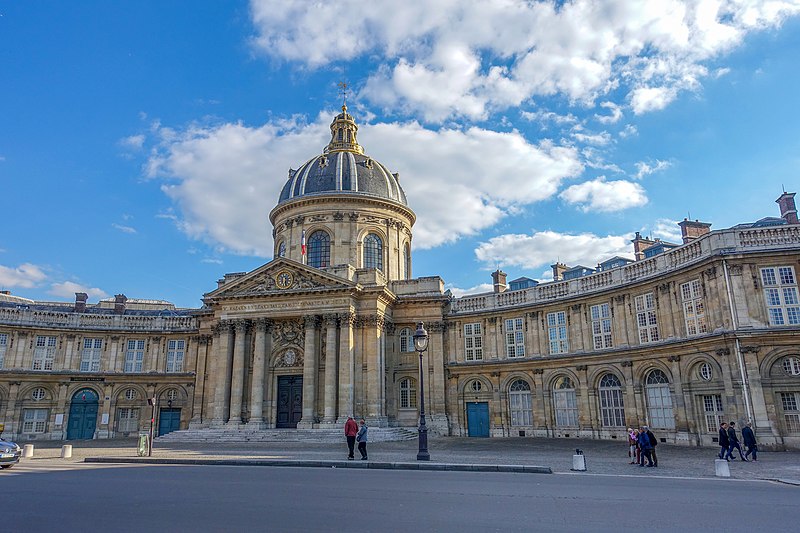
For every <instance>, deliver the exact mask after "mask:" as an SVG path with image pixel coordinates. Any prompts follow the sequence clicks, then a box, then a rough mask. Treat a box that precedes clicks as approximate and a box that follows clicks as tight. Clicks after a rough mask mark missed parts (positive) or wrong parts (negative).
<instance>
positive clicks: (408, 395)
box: [400, 378, 417, 409]
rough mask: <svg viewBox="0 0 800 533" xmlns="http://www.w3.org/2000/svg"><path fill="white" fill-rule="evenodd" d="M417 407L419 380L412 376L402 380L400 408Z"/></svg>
mask: <svg viewBox="0 0 800 533" xmlns="http://www.w3.org/2000/svg"><path fill="white" fill-rule="evenodd" d="M416 407H417V382H416V381H414V380H413V379H411V378H403V379H401V380H400V409H415V408H416Z"/></svg>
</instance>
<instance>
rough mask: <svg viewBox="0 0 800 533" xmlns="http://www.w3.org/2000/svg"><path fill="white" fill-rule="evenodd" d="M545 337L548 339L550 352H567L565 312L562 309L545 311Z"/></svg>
mask: <svg viewBox="0 0 800 533" xmlns="http://www.w3.org/2000/svg"><path fill="white" fill-rule="evenodd" d="M547 339H548V340H549V341H550V353H551V354H556V353H567V352H568V351H569V341H568V340H567V314H566V313H565V312H564V311H559V312H557V313H547Z"/></svg>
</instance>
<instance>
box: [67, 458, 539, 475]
mask: <svg viewBox="0 0 800 533" xmlns="http://www.w3.org/2000/svg"><path fill="white" fill-rule="evenodd" d="M83 462H84V463H125V464H151V465H219V466H294V467H305V468H356V469H374V470H438V471H448V472H515V473H521V474H552V473H553V470H552V469H551V468H550V467H549V466H529V465H484V464H457V463H426V462H420V463H387V462H379V461H365V462H361V461H311V460H302V459H301V460H278V459H168V458H153V457H87V458H85V459H84V460H83Z"/></svg>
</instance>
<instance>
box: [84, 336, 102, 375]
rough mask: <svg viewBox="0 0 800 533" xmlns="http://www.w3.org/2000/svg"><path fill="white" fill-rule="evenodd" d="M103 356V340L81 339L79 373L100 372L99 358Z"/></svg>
mask: <svg viewBox="0 0 800 533" xmlns="http://www.w3.org/2000/svg"><path fill="white" fill-rule="evenodd" d="M102 354H103V339H83V352H82V353H81V372H100V356H101V355H102Z"/></svg>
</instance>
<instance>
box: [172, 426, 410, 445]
mask: <svg viewBox="0 0 800 533" xmlns="http://www.w3.org/2000/svg"><path fill="white" fill-rule="evenodd" d="M416 438H417V429H416V428H399V427H392V428H379V427H370V428H369V441H370V442H390V441H401V440H413V439H416ZM343 440H344V430H342V429H341V428H336V429H254V428H248V427H241V428H227V427H221V428H204V429H183V430H180V431H173V432H171V433H167V434H166V435H164V436H161V437H156V442H163V443H168V442H316V443H336V442H342V441H343Z"/></svg>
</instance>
